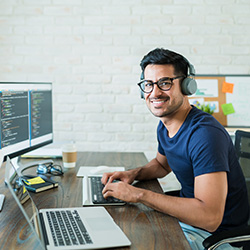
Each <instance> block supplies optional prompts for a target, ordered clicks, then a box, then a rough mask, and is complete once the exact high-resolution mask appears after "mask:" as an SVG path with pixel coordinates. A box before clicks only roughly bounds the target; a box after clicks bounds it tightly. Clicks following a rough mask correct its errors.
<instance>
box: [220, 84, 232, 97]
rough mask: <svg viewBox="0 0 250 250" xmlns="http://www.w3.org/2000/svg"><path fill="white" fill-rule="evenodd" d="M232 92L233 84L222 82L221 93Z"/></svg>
mask: <svg viewBox="0 0 250 250" xmlns="http://www.w3.org/2000/svg"><path fill="white" fill-rule="evenodd" d="M233 91H234V84H233V83H229V82H223V84H222V92H223V93H231V94H232V93H233Z"/></svg>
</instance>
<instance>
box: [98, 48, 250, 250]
mask: <svg viewBox="0 0 250 250" xmlns="http://www.w3.org/2000/svg"><path fill="white" fill-rule="evenodd" d="M141 68H142V80H141V82H140V83H139V84H138V85H139V87H140V89H141V91H142V92H143V93H142V94H143V96H144V98H145V102H146V104H147V106H148V108H149V110H150V112H151V113H152V114H153V115H154V116H156V117H159V119H160V121H159V125H158V128H157V139H158V152H157V155H156V157H155V158H154V159H153V160H151V161H150V162H149V163H148V164H147V165H145V166H142V167H138V168H136V169H133V170H129V171H124V172H114V173H106V174H104V175H103V178H102V182H103V183H104V184H105V188H104V189H103V195H104V197H105V198H106V197H108V196H114V197H116V198H119V199H121V200H124V201H126V202H140V203H143V204H145V205H147V206H149V207H151V208H154V209H156V210H158V211H161V212H163V213H166V214H169V215H172V216H174V217H176V218H178V219H179V221H180V224H181V226H182V229H183V231H184V233H185V235H186V237H187V239H188V241H189V243H190V245H191V247H192V249H203V246H202V241H203V240H204V239H205V238H207V237H208V236H209V235H211V234H214V233H216V232H219V231H223V230H228V229H233V228H237V227H242V226H245V225H247V220H248V217H249V205H248V200H247V191H246V184H245V179H244V176H243V174H242V171H241V168H240V165H239V163H238V161H237V158H236V153H235V150H234V146H233V144H232V141H231V138H230V136H229V134H228V133H227V132H226V130H225V129H224V127H223V126H222V125H221V124H220V123H219V122H218V121H217V120H215V119H214V118H213V117H212V116H211V115H209V114H207V113H204V112H203V111H201V110H199V109H197V108H196V107H194V106H191V105H190V104H189V100H188V96H187V95H189V94H192V93H194V92H195V89H196V83H195V80H194V79H192V78H190V77H189V73H190V71H192V74H193V71H194V68H193V66H192V65H190V63H189V62H188V60H187V59H185V58H184V57H183V56H182V55H180V54H178V53H175V52H173V51H170V50H166V49H155V50H153V51H151V52H149V53H148V54H147V55H146V56H145V57H144V58H143V59H142V61H141ZM171 171H173V172H174V173H175V175H176V177H177V178H178V180H179V182H180V183H181V191H180V194H179V195H178V196H170V195H166V194H158V193H154V192H152V191H150V190H144V189H139V188H136V187H134V186H133V185H131V184H132V183H133V181H134V180H148V179H154V178H161V177H163V176H166V175H167V174H169V173H170V172H171ZM114 179H120V180H121V181H120V182H118V183H112V181H113V180H114ZM218 249H238V248H235V247H232V246H231V245H229V244H225V245H222V246H220V247H219V248H218Z"/></svg>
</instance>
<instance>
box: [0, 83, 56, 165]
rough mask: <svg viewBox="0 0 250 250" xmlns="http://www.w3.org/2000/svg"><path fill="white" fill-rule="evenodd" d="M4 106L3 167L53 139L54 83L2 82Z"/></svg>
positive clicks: (0, 119) (0, 130) (0, 115)
mask: <svg viewBox="0 0 250 250" xmlns="http://www.w3.org/2000/svg"><path fill="white" fill-rule="evenodd" d="M0 108H1V112H0V167H1V165H2V162H3V161H5V160H6V157H7V156H9V157H10V158H12V159H13V158H14V159H15V160H14V161H13V162H14V163H15V165H17V164H18V160H17V159H18V157H19V156H21V155H22V154H25V153H27V152H29V151H32V150H34V149H37V148H39V147H42V146H45V145H47V144H49V143H52V142H53V113H52V83H41V82H0ZM16 167H18V166H16Z"/></svg>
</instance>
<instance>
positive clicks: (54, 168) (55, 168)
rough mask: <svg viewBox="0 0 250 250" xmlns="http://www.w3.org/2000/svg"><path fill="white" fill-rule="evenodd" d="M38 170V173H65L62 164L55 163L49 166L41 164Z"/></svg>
mask: <svg viewBox="0 0 250 250" xmlns="http://www.w3.org/2000/svg"><path fill="white" fill-rule="evenodd" d="M36 172H37V173H38V174H52V175H63V170H62V167H61V166H60V165H54V164H53V163H51V164H49V165H48V166H47V165H45V164H39V165H38V167H37V170H36Z"/></svg>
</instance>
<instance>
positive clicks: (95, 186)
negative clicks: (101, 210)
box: [89, 176, 124, 204]
mask: <svg viewBox="0 0 250 250" xmlns="http://www.w3.org/2000/svg"><path fill="white" fill-rule="evenodd" d="M89 178H90V186H91V193H92V202H93V203H94V204H112V203H124V201H121V200H119V199H116V198H114V197H108V198H107V199H105V198H104V197H103V195H102V190H103V188H104V185H103V184H102V182H101V179H102V177H100V176H91V177H89ZM113 182H117V180H115V181H113Z"/></svg>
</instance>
